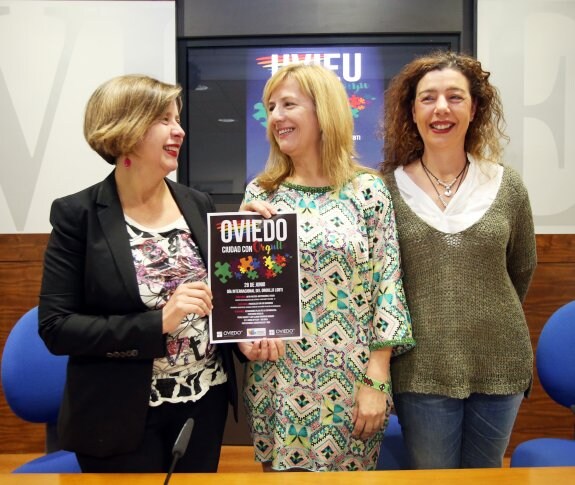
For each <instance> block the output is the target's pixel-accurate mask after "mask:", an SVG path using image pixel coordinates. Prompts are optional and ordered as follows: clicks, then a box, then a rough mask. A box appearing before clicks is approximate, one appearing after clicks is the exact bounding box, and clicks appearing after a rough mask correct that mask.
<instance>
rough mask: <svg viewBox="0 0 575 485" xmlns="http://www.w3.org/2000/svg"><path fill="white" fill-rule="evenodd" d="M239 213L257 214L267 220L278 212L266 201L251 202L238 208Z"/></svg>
mask: <svg viewBox="0 0 575 485" xmlns="http://www.w3.org/2000/svg"><path fill="white" fill-rule="evenodd" d="M240 211H242V212H243V211H247V212H257V213H258V214H259V215H260V216H262V217H264V218H266V219H269V218H270V217H272V216H275V215H276V214H277V213H278V211H277V210H275V208H274V206H273V205H271V204H270V203H269V202H268V201H266V200H252V201H250V202H247V203H245V204H242V205H241V206H240Z"/></svg>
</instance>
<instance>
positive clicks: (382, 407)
mask: <svg viewBox="0 0 575 485" xmlns="http://www.w3.org/2000/svg"><path fill="white" fill-rule="evenodd" d="M388 399H389V396H388V394H386V393H384V392H381V391H378V390H377V389H372V388H371V387H367V386H363V385H360V386H359V389H358V390H357V394H356V396H355V406H354V407H353V412H352V422H353V425H354V426H353V432H352V436H353V437H354V438H359V439H362V440H366V439H368V438H371V437H372V436H373V435H374V434H375V433H377V432H378V431H380V430H381V429H382V428H383V425H384V423H385V414H386V410H387V406H388V405H390V402H389V401H388Z"/></svg>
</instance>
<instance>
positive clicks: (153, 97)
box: [84, 74, 182, 165]
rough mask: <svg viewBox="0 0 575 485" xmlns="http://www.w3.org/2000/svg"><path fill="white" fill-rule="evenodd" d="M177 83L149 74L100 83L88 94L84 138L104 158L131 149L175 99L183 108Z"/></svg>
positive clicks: (111, 159) (113, 157)
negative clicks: (164, 81)
mask: <svg viewBox="0 0 575 485" xmlns="http://www.w3.org/2000/svg"><path fill="white" fill-rule="evenodd" d="M181 91H182V88H181V87H180V86H179V85H172V84H167V83H163V82H161V81H158V80H156V79H153V78H151V77H149V76H144V75H139V74H128V75H124V76H118V77H115V78H112V79H110V80H109V81H106V82H105V83H103V84H102V85H100V86H99V87H98V88H97V89H96V90H95V91H94V93H93V94H92V96H90V99H89V100H88V103H87V105H86V112H85V115H84V138H86V141H87V142H88V144H89V145H90V147H91V148H92V149H93V150H94V151H95V152H96V153H98V155H100V156H101V157H102V158H103V159H104V160H106V162H108V163H109V164H111V165H115V164H116V159H117V158H118V157H119V156H121V155H125V154H127V153H130V152H131V151H132V150H133V149H134V147H135V146H136V145H137V144H138V142H139V141H140V140H141V139H142V138H143V137H144V135H145V134H146V131H148V128H149V127H150V126H151V125H152V124H153V123H154V121H155V120H157V119H158V118H159V117H160V116H161V115H162V114H163V113H164V112H165V111H166V109H168V107H169V106H170V103H172V101H176V104H177V106H178V110H180V109H181V108H182V101H181V98H180V93H181Z"/></svg>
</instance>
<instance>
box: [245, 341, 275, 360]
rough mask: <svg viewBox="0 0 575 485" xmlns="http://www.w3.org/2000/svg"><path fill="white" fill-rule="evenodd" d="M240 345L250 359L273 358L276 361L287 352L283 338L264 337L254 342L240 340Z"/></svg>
mask: <svg viewBox="0 0 575 485" xmlns="http://www.w3.org/2000/svg"><path fill="white" fill-rule="evenodd" d="M238 347H239V348H240V350H241V351H242V353H243V354H244V355H245V356H246V357H247V358H248V359H250V360H271V361H272V362H275V361H276V360H278V359H279V358H280V357H283V355H284V354H285V345H284V343H283V340H281V339H276V338H271V339H267V338H264V339H261V340H255V341H253V342H249V341H246V342H238Z"/></svg>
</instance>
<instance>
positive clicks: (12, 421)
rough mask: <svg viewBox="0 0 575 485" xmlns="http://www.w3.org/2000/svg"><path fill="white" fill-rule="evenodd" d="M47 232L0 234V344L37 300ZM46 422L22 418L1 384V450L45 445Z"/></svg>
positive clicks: (34, 448) (36, 448)
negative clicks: (0, 297)
mask: <svg viewBox="0 0 575 485" xmlns="http://www.w3.org/2000/svg"><path fill="white" fill-rule="evenodd" d="M47 241H48V235H47V234H3V235H0V295H2V303H1V304H0V348H1V349H4V344H5V343H6V338H7V337H8V334H9V333H10V330H11V328H12V326H13V325H14V323H15V322H16V321H17V320H18V318H20V316H22V315H23V314H24V313H26V312H27V311H28V310H29V309H30V308H32V307H33V306H35V305H37V304H38V293H39V291H40V279H41V277H42V258H43V256H44V249H45V247H46V243H47ZM44 440H45V433H44V426H43V425H41V424H32V423H27V422H26V421H23V420H22V419H20V418H18V417H17V416H15V415H14V414H13V413H12V411H11V410H10V408H9V406H8V403H7V402H6V399H5V398H4V391H3V390H2V387H1V384H0V453H37V452H41V451H42V450H43V449H44Z"/></svg>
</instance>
